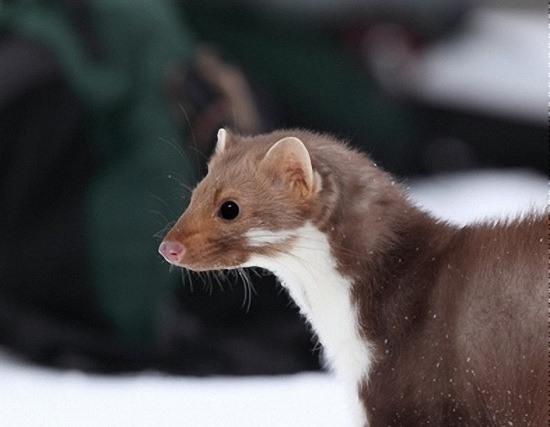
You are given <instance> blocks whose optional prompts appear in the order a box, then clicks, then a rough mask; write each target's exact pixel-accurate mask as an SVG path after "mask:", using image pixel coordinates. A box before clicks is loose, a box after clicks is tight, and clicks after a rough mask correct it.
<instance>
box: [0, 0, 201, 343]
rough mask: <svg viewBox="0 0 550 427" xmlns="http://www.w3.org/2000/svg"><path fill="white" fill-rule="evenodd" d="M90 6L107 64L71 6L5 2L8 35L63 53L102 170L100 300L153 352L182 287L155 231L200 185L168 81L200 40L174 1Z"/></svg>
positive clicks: (127, 334) (124, 332) (100, 0)
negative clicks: (164, 311)
mask: <svg viewBox="0 0 550 427" xmlns="http://www.w3.org/2000/svg"><path fill="white" fill-rule="evenodd" d="M88 3H89V5H90V7H91V18H92V19H93V23H94V25H93V29H94V31H95V32H96V35H97V37H98V41H99V45H100V51H101V52H102V57H101V59H100V60H99V61H94V60H93V59H92V58H90V56H89V55H88V52H87V51H86V50H85V48H84V46H83V45H82V44H81V38H80V37H79V35H78V34H77V32H76V31H75V29H74V28H73V23H72V21H71V20H70V18H69V16H68V15H67V12H66V10H65V8H64V7H63V5H64V4H65V3H64V2H59V1H54V0H52V1H46V0H43V1H25V0H20V1H17V0H4V1H3V3H2V7H1V12H0V29H7V30H9V31H12V32H14V33H17V34H20V35H23V36H26V37H31V38H34V39H35V40H38V41H39V42H41V43H43V44H44V45H45V46H46V47H47V48H49V49H52V50H53V51H55V52H56V53H57V56H58V58H59V61H60V63H61V65H62V67H63V69H64V70H65V73H66V77H67V79H68V81H69V82H70V83H71V84H72V87H73V88H74V90H75V92H76V93H77V95H78V96H79V98H80V99H81V100H82V102H83V104H84V106H85V109H86V110H87V112H88V118H89V124H90V131H91V132H92V135H93V148H94V154H95V158H96V161H97V165H98V166H97V173H96V174H95V177H94V179H93V181H92V182H91V184H90V187H89V189H88V192H87V194H86V204H87V224H88V230H87V234H88V237H89V240H88V244H89V248H87V251H88V252H89V254H90V258H91V266H92V273H93V280H94V284H95V288H96V293H97V299H98V304H99V306H100V308H101V309H102V311H103V313H104V315H105V318H106V319H107V321H108V322H109V323H110V324H112V325H113V326H114V327H115V329H116V331H117V332H118V334H119V335H120V337H121V338H123V339H124V340H125V341H127V342H128V343H131V344H135V345H137V346H141V347H143V348H144V349H146V348H148V347H149V348H151V346H152V345H153V344H154V341H155V336H156V334H157V332H158V331H156V326H155V325H156V322H157V320H158V319H157V317H158V314H159V308H160V307H161V305H162V303H163V301H165V300H166V299H167V298H169V296H170V295H171V294H172V292H173V289H174V287H175V286H177V284H178V283H180V282H181V281H180V280H179V277H178V276H177V275H173V274H172V275H170V274H169V269H168V266H167V265H166V263H164V262H162V261H161V258H160V257H159V255H158V254H157V245H158V243H159V238H155V235H156V234H157V233H158V232H159V231H161V230H162V229H163V228H164V227H165V226H166V225H167V223H168V222H169V221H172V220H174V219H175V218H177V216H178V215H179V214H180V213H181V211H182V210H183V209H184V208H185V204H186V202H187V199H186V197H187V196H188V194H187V191H186V190H184V188H183V187H182V185H180V184H181V183H183V184H186V185H189V184H192V183H193V182H194V181H195V179H196V166H197V165H196V163H195V160H194V159H195V157H194V156H191V155H190V154H189V153H188V152H187V151H185V150H184V149H183V148H182V147H181V142H182V138H183V132H182V130H181V129H179V128H178V127H177V125H176V123H175V121H174V120H173V118H172V116H171V114H172V112H171V110H170V108H169V105H168V103H167V101H166V100H165V99H164V89H163V83H162V79H163V76H164V74H165V72H166V71H167V69H168V68H169V67H170V66H171V65H173V64H176V63H182V62H184V63H185V61H187V59H188V58H189V57H190V55H191V51H192V48H193V46H194V40H193V38H192V37H191V36H190V35H189V34H187V33H186V32H185V31H184V28H182V26H181V22H180V21H178V20H177V19H175V16H176V14H175V13H174V12H175V11H174V10H173V9H172V7H171V2H169V1H159V0H154V1H153V0H151V1H145V0H142V1H139V0H95V1H89V2H88ZM170 177H172V178H170ZM74 250H79V251H81V250H82V248H74Z"/></svg>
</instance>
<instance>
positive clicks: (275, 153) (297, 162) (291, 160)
mask: <svg viewBox="0 0 550 427" xmlns="http://www.w3.org/2000/svg"><path fill="white" fill-rule="evenodd" d="M262 164H263V165H265V166H267V167H268V168H269V169H270V170H271V171H274V172H275V173H276V174H277V175H278V176H279V177H280V178H282V180H283V181H284V183H285V184H286V185H288V186H289V187H290V188H291V189H292V190H293V192H294V193H295V194H297V195H298V196H300V197H301V198H304V199H305V198H309V197H310V196H312V195H314V194H315V193H316V192H317V190H318V189H319V183H320V177H319V175H318V174H317V173H316V172H314V171H313V167H312V165H311V158H310V156H309V152H308V151H307V148H306V146H305V145H304V143H303V142H302V141H300V140H299V139H298V138H295V137H292V136H290V137H287V138H283V139H281V140H279V141H277V142H276V143H275V144H274V145H273V146H272V147H271V148H270V149H269V151H268V152H267V153H266V155H265V157H264V158H263V159H262Z"/></svg>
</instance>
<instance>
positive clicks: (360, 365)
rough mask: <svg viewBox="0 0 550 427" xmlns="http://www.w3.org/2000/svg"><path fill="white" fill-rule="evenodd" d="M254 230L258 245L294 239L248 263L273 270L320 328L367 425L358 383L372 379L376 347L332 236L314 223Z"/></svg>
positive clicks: (320, 335)
mask: <svg viewBox="0 0 550 427" xmlns="http://www.w3.org/2000/svg"><path fill="white" fill-rule="evenodd" d="M250 234H251V235H250V236H248V237H249V241H250V242H251V243H252V244H253V245H255V246H261V245H262V243H266V244H269V243H271V242H283V241H286V240H287V239H289V238H291V239H292V240H291V243H289V244H288V250H286V251H284V252H281V253H280V254H279V255H277V256H269V257H267V256H263V255H256V256H253V257H251V259H250V260H249V261H248V262H247V263H246V264H245V265H243V267H261V268H264V269H266V270H269V271H271V272H273V273H274V274H275V275H276V276H277V277H278V279H279V280H280V281H281V283H282V285H283V286H285V287H286V288H287V289H288V291H289V293H290V296H291V297H292V298H293V299H294V301H295V302H296V304H297V305H298V307H299V308H300V311H301V312H302V314H303V315H304V316H305V317H306V318H307V320H308V321H309V322H310V323H311V326H312V327H313V329H314V331H315V332H316V334H317V336H318V338H319V340H320V342H321V344H322V345H323V348H324V354H325V356H326V358H327V360H328V362H329V363H330V366H331V368H333V370H334V371H335V372H336V374H337V375H338V376H340V377H342V378H343V379H344V380H346V382H348V383H349V384H350V385H351V386H352V387H353V390H351V393H352V394H353V397H352V399H353V400H354V406H355V407H356V408H354V410H355V411H356V418H357V425H361V426H362V425H366V424H367V419H366V414H365V411H364V409H363V407H362V405H361V403H360V402H359V396H358V388H357V387H358V385H359V383H360V382H361V381H362V380H366V379H367V376H368V372H369V368H370V365H371V362H372V348H371V346H370V344H369V343H368V342H366V341H365V340H363V339H362V338H361V337H360V334H359V330H358V316H357V307H356V305H355V304H354V303H353V302H352V299H351V292H350V291H351V281H350V280H349V279H347V278H346V277H344V276H342V275H341V274H340V273H339V272H338V271H337V269H336V261H335V259H334V257H333V256H332V254H331V251H330V245H329V242H328V239H327V236H326V235H325V234H324V233H322V232H321V231H319V230H318V229H317V228H316V227H315V226H313V225H312V224H306V225H305V226H303V227H301V228H299V229H295V230H288V231H283V232H272V231H262V230H257V229H255V230H253V231H252V232H251V233H250ZM260 236H261V237H260ZM262 240H264V241H262Z"/></svg>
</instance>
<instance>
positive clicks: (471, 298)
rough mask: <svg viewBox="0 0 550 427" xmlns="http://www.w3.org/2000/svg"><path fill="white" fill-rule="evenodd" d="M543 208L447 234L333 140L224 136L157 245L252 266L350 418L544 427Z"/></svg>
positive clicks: (212, 265) (189, 263) (210, 266)
mask: <svg viewBox="0 0 550 427" xmlns="http://www.w3.org/2000/svg"><path fill="white" fill-rule="evenodd" d="M547 235H548V229H547V221H546V215H543V214H538V215H536V214H531V215H528V216H526V217H525V218H523V219H521V220H517V221H508V222H505V223H496V224H475V225H472V226H468V227H464V228H457V227H454V226H451V225H449V224H446V223H444V222H440V221H437V220H435V219H433V218H432V217H431V216H430V215H428V214H427V213H425V212H423V211H421V210H420V209H418V208H417V207H415V206H414V205H413V204H412V203H411V202H410V201H409V200H408V198H407V196H406V194H405V192H404V189H403V188H402V187H401V186H400V185H399V184H397V183H395V181H394V180H393V179H392V178H391V176H389V175H388V174H386V173H385V172H383V171H381V170H380V169H379V168H377V167H376V166H375V165H374V164H373V163H372V161H371V160H370V159H369V158H368V157H366V156H365V155H363V154H361V153H358V152H356V151H354V150H351V149H349V148H347V147H346V146H345V145H344V144H342V143H340V142H338V141H336V140H334V139H333V138H331V137H328V136H324V135H317V134H313V133H309V132H305V131H279V132H274V133H272V134H268V135H260V136H256V137H239V136H236V135H231V134H228V133H227V132H226V131H225V130H221V131H220V132H219V134H218V145H217V148H216V153H215V154H214V155H213V157H212V159H211V161H210V164H209V172H208V174H207V176H206V177H205V178H204V180H203V181H202V182H201V183H200V184H199V185H198V186H197V188H196V189H195V191H194V192H193V196H192V199H191V203H190V206H189V208H188V209H187V211H186V212H185V213H184V214H183V215H182V217H181V218H180V219H179V220H178V222H177V223H176V224H175V225H174V227H173V228H172V229H171V230H170V232H169V233H168V234H167V236H166V237H165V239H164V241H163V243H162V244H161V247H160V252H161V253H162V254H163V256H164V257H165V258H166V259H167V260H168V261H169V262H171V263H173V264H175V265H179V266H182V267H186V268H189V269H193V270H217V269H232V268H239V267H249V266H255V267H262V268H265V269H268V270H270V271H272V272H273V273H274V274H275V275H276V276H277V277H278V278H279V279H280V281H281V283H282V284H283V285H284V286H285V287H286V288H287V289H288V290H289V292H290V295H291V297H292V298H293V299H294V300H295V302H296V303H297V305H298V306H299V307H300V309H301V312H302V313H303V314H304V316H305V317H306V318H307V320H308V321H309V322H310V323H311V325H312V327H313V329H314V331H315V332H316V334H317V336H318V338H319V340H320V342H321V344H322V345H323V348H324V352H325V354H326V358H327V360H328V361H329V363H330V365H331V367H332V368H333V369H334V370H335V371H336V373H337V374H339V375H340V376H342V377H343V378H344V379H346V380H347V381H348V383H349V385H350V399H351V400H350V402H351V403H352V405H353V406H354V408H355V409H354V410H355V418H356V422H357V425H369V426H384V427H386V426H401V425H402V426H420V425H432V426H461V425H463V426H504V425H522V426H528V425H531V426H546V425H547V424H548V418H547V417H548V400H547V391H548V388H547V386H548V347H547V344H548V343H547V333H548V329H547V327H548V312H547V309H548V277H547V271H546V267H547V261H548V259H547V256H548V255H547V250H548V247H547V246H548V241H547Z"/></svg>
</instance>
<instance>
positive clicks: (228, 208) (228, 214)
mask: <svg viewBox="0 0 550 427" xmlns="http://www.w3.org/2000/svg"><path fill="white" fill-rule="evenodd" d="M239 211H240V209H239V205H238V204H237V203H236V202H234V201H233V200H227V201H226V202H223V203H222V205H221V207H220V210H219V211H218V215H219V216H220V217H221V218H223V219H225V220H227V221H231V220H233V219H235V218H237V216H239Z"/></svg>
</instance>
